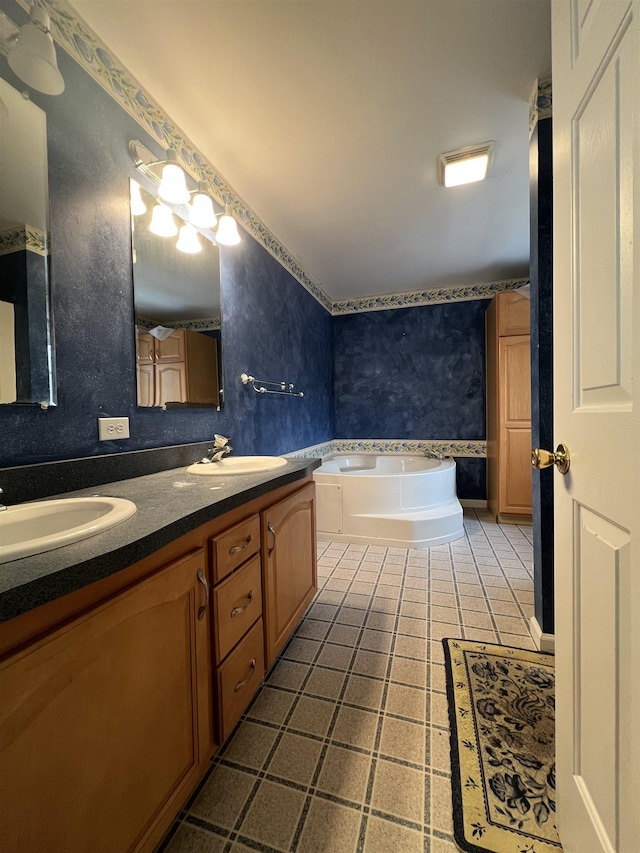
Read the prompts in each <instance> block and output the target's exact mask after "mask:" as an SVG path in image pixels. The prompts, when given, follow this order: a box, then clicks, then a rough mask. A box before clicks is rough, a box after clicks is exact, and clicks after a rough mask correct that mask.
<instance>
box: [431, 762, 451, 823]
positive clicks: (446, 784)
mask: <svg viewBox="0 0 640 853" xmlns="http://www.w3.org/2000/svg"><path fill="white" fill-rule="evenodd" d="M430 783H431V826H432V827H433V829H439V830H440V831H441V832H446V833H449V834H451V835H452V834H453V817H452V814H453V805H452V799H451V782H450V781H449V779H444V778H443V777H442V776H434V775H433V774H432V776H431V779H430Z"/></svg>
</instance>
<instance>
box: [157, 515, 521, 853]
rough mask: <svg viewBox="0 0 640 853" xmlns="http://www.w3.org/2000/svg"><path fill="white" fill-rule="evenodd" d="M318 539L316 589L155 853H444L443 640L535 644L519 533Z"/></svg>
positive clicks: (447, 851) (483, 522) (482, 529)
mask: <svg viewBox="0 0 640 853" xmlns="http://www.w3.org/2000/svg"><path fill="white" fill-rule="evenodd" d="M465 530H466V536H465V538H464V539H460V540H458V541H457V542H452V543H450V544H449V545H441V546H438V547H435V548H431V549H429V550H428V551H417V550H405V549H400V548H385V547H381V546H366V545H355V544H345V543H333V542H330V541H324V540H323V541H319V542H318V586H319V591H318V595H317V596H316V599H315V601H314V603H313V604H312V606H311V607H310V608H309V610H308V612H307V614H306V616H305V618H304V619H303V621H302V623H301V624H300V626H299V628H298V630H297V631H296V633H295V635H294V637H293V638H292V639H291V641H290V642H289V645H288V646H287V647H286V648H285V650H284V651H283V653H282V655H281V656H280V658H279V659H278V661H277V662H276V664H275V666H274V667H273V668H272V670H271V672H270V673H269V674H268V676H267V678H266V680H265V683H264V685H263V687H262V688H261V690H260V691H259V693H258V694H257V696H256V698H255V699H254V701H253V703H252V705H251V706H250V707H249V709H248V710H247V712H246V713H245V715H244V716H243V718H242V720H241V722H240V723H239V725H238V727H237V728H236V730H235V732H234V734H233V736H232V737H231V738H230V740H229V741H228V742H227V744H226V746H225V747H224V748H223V749H222V750H221V752H220V753H219V754H218V755H217V756H216V758H215V759H214V761H213V763H212V768H211V771H210V773H209V775H208V776H207V778H206V779H205V780H204V782H203V783H202V784H201V785H200V787H199V789H198V790H197V791H196V793H195V794H194V796H193V797H192V798H191V800H190V802H189V803H188V804H187V806H186V807H185V810H184V811H183V812H182V813H181V815H180V818H179V820H178V821H177V822H176V824H175V825H174V827H173V828H172V831H171V833H170V834H169V836H168V838H167V839H165V841H164V843H163V845H162V846H161V848H160V849H161V850H163V851H164V853H217V851H220V853H222V851H225V853H229V852H230V851H234V853H236V851H237V852H238V853H239V851H249V850H259V851H298V852H299V853H356V851H357V853H390V852H391V851H392V852H393V853H414V851H415V853H453V851H454V850H456V849H457V848H456V847H455V846H454V844H453V842H452V840H451V833H452V823H451V790H450V765H449V729H448V717H447V700H446V695H445V679H444V667H443V654H442V644H441V639H442V638H443V637H461V636H463V637H467V638H471V639H479V640H487V641H490V642H496V641H497V642H501V643H504V644H505V645H515V646H520V647H526V648H534V645H533V642H532V640H531V637H530V634H529V630H528V620H529V616H530V615H531V614H532V612H533V582H532V554H531V528H530V527H526V526H519V527H516V526H513V525H506V526H502V527H500V526H498V525H496V524H494V523H493V522H492V520H491V518H490V516H489V515H488V514H487V513H486V512H483V511H477V510H465Z"/></svg>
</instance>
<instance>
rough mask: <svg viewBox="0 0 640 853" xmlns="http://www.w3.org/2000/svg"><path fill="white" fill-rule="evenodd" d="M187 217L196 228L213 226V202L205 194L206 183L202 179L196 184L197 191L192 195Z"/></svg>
mask: <svg viewBox="0 0 640 853" xmlns="http://www.w3.org/2000/svg"><path fill="white" fill-rule="evenodd" d="M189 219H190V220H191V222H192V223H193V224H194V225H195V226H196V227H197V228H214V227H215V224H216V215H215V213H214V212H213V202H212V201H211V197H210V196H209V195H208V194H207V185H206V183H205V182H204V181H200V183H199V184H198V192H197V193H196V194H195V196H194V197H193V204H192V205H191V211H190V213H189Z"/></svg>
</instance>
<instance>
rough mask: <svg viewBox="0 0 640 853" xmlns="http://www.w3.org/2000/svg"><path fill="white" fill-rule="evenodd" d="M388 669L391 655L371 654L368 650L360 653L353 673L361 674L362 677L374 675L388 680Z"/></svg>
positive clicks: (354, 664)
mask: <svg viewBox="0 0 640 853" xmlns="http://www.w3.org/2000/svg"><path fill="white" fill-rule="evenodd" d="M388 668H389V655H385V654H381V653H379V652H370V651H367V650H366V649H361V650H360V651H358V653H357V655H356V659H355V661H354V662H353V667H352V669H353V672H357V673H360V675H372V676H375V677H376V678H386V675H387V669H388Z"/></svg>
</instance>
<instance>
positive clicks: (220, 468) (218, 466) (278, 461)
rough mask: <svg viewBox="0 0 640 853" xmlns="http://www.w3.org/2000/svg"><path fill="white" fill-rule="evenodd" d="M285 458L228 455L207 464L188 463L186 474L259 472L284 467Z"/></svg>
mask: <svg viewBox="0 0 640 853" xmlns="http://www.w3.org/2000/svg"><path fill="white" fill-rule="evenodd" d="M286 464H287V460H286V459H283V458H282V456H228V457H225V458H224V459H221V460H220V461H219V462H211V463H209V464H208V465H207V464H205V463H202V462H196V463H195V464H194V465H189V467H188V468H187V474H199V475H202V476H204V477H216V476H217V477H220V476H227V475H229V474H259V473H261V472H262V471H275V470H276V468H284V466H285V465H286Z"/></svg>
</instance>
